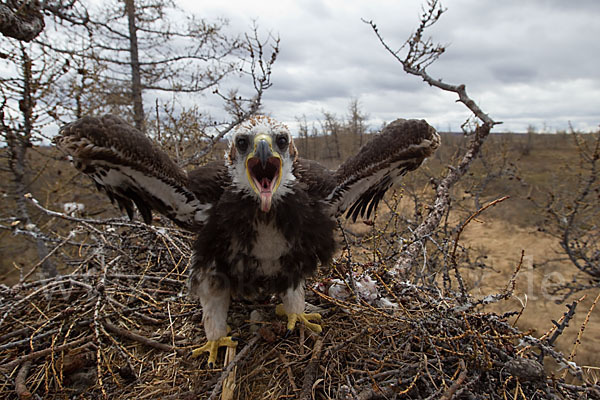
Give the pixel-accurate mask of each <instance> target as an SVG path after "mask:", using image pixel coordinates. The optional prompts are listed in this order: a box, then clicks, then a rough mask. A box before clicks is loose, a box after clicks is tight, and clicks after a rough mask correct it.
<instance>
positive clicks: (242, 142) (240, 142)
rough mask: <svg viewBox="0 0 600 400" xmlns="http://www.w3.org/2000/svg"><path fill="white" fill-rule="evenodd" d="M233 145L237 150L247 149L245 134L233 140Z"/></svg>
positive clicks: (243, 150) (244, 150)
mask: <svg viewBox="0 0 600 400" xmlns="http://www.w3.org/2000/svg"><path fill="white" fill-rule="evenodd" d="M235 145H236V146H237V148H238V150H239V151H241V152H242V153H245V152H246V150H248V138H247V137H246V136H240V137H238V138H237V139H236V140H235Z"/></svg>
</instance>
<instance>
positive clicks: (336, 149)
mask: <svg viewBox="0 0 600 400" xmlns="http://www.w3.org/2000/svg"><path fill="white" fill-rule="evenodd" d="M323 118H324V120H323V121H319V123H320V124H321V130H322V131H323V135H325V138H326V142H327V143H326V144H327V152H328V153H327V154H328V156H329V157H330V158H335V159H337V160H339V159H341V158H342V154H341V152H340V134H341V133H342V123H341V122H340V121H339V120H338V119H337V117H336V116H335V114H333V113H330V112H328V111H323ZM328 138H331V140H332V141H331V142H329V140H328ZM331 143H332V144H331ZM330 146H333V152H332V151H331V148H330Z"/></svg>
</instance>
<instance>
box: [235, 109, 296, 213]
mask: <svg viewBox="0 0 600 400" xmlns="http://www.w3.org/2000/svg"><path fill="white" fill-rule="evenodd" d="M296 157H297V150H296V147H295V146H294V142H293V140H292V136H291V135H290V131H289V129H288V128H287V126H286V125H284V124H282V123H280V122H277V121H275V120H274V119H272V118H270V117H267V116H257V117H254V118H252V119H250V120H249V121H247V122H245V123H243V124H241V125H240V126H239V127H238V128H237V129H236V130H235V133H234V135H233V140H232V141H231V143H230V146H229V151H228V154H227V160H228V165H229V171H230V174H231V177H232V181H233V184H234V185H236V186H237V187H238V188H239V189H240V190H243V191H246V192H248V193H250V194H251V195H253V196H255V197H256V199H257V200H258V202H259V203H260V209H261V210H262V211H263V212H268V211H269V210H270V209H271V204H272V202H273V200H276V199H278V198H279V197H281V195H283V194H285V193H286V192H287V191H288V188H289V187H290V185H291V184H292V183H293V181H294V180H295V177H294V175H293V173H292V170H293V163H294V161H295V160H296Z"/></svg>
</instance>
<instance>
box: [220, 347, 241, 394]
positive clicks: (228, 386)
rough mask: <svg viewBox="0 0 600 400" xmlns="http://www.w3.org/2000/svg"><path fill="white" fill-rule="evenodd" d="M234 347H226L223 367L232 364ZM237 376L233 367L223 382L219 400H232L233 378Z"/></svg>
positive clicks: (233, 391) (235, 368)
mask: <svg viewBox="0 0 600 400" xmlns="http://www.w3.org/2000/svg"><path fill="white" fill-rule="evenodd" d="M235 353H236V347H227V350H226V351H225V360H223V367H227V365H228V364H229V363H230V362H232V361H233V360H234V358H235ZM236 375H237V366H236V367H233V369H232V370H231V373H230V374H229V376H228V377H227V378H225V380H224V381H223V390H222V392H221V400H233V397H234V395H235V386H236V384H235V377H236Z"/></svg>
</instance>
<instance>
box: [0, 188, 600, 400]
mask: <svg viewBox="0 0 600 400" xmlns="http://www.w3.org/2000/svg"><path fill="white" fill-rule="evenodd" d="M32 201H33V199H32ZM390 204H392V203H390ZM40 208H41V206H40ZM44 212H46V213H49V214H50V215H51V216H52V217H54V218H60V219H62V220H63V222H64V223H66V224H67V223H68V224H69V226H70V229H71V230H70V234H68V235H66V236H61V237H47V238H45V239H47V240H48V241H49V242H51V243H54V246H53V248H52V250H51V252H52V254H53V256H54V257H56V258H60V259H61V260H62V262H64V263H66V264H68V265H69V266H70V268H71V270H72V272H71V273H69V274H64V275H61V276H59V277H55V278H51V279H42V280H30V278H27V277H26V275H28V274H25V275H24V276H23V277H22V282H20V283H19V284H17V285H15V286H12V287H7V286H4V285H2V286H0V297H1V300H2V301H1V303H0V304H1V305H0V373H1V374H2V376H3V383H2V384H1V385H0V396H1V397H2V398H6V399H17V398H19V399H26V398H34V397H33V396H35V397H36V398H37V397H41V398H48V399H60V398H73V397H76V398H77V397H79V398H83V397H84V398H139V399H151V398H162V399H165V398H172V399H180V398H189V399H192V398H212V399H215V398H232V397H227V396H229V395H228V394H223V395H221V390H222V387H223V384H224V383H225V384H226V385H227V387H228V388H229V389H232V388H233V392H229V391H225V393H233V394H234V397H233V398H240V399H273V398H303V399H304V398H306V399H311V398H315V399H376V398H396V397H405V398H415V399H417V398H421V399H424V398H431V399H437V398H445V399H450V398H489V399H517V398H526V399H530V398H548V399H552V398H566V399H587V398H589V399H593V398H597V396H599V395H600V386H599V385H598V384H597V382H596V381H595V380H594V379H593V375H591V374H590V373H589V371H587V370H585V369H582V368H581V367H580V366H578V365H577V364H576V363H575V362H573V360H572V358H570V357H569V356H565V355H563V354H562V353H561V352H559V351H557V350H556V349H555V348H554V343H555V341H556V338H557V337H558V336H560V334H561V333H562V332H563V330H564V327H565V326H566V325H568V323H569V322H570V321H571V318H572V317H573V315H574V314H575V308H576V307H577V303H574V304H572V305H571V306H570V307H569V309H568V312H566V313H565V315H564V316H563V317H562V318H559V319H558V321H557V322H556V324H555V327H554V328H553V329H552V330H551V331H550V332H547V333H545V334H544V335H542V336H541V337H535V336H534V335H533V334H532V332H527V331H525V332H524V331H521V330H519V329H518V328H516V327H515V326H514V322H515V319H518V316H519V314H520V312H521V311H522V310H518V309H517V310H514V311H513V312H508V313H506V314H504V315H497V314H495V313H490V312H485V311H484V310H483V306H484V305H485V304H489V303H493V302H497V301H503V300H504V299H507V298H509V297H510V296H511V294H512V291H513V289H514V284H515V279H517V278H516V276H517V272H518V269H519V267H520V265H518V266H515V274H514V275H513V278H512V279H511V280H510V281H509V282H507V285H506V289H505V290H504V291H502V292H500V293H498V294H496V295H488V296H486V297H484V298H479V299H476V298H474V297H472V296H471V295H469V294H468V293H465V292H462V291H461V290H460V289H459V288H458V287H456V286H455V288H456V289H454V290H453V289H451V288H448V286H447V285H446V289H445V288H444V287H438V286H436V285H431V284H430V285H426V284H415V283H410V282H403V281H399V280H396V279H393V278H392V277H390V275H389V273H388V271H389V270H390V268H391V267H392V266H393V265H394V262H395V258H396V257H397V256H395V255H394V252H390V253H387V254H381V253H380V254H379V256H377V257H376V258H375V259H374V260H375V261H368V260H365V261H363V260H362V259H361V257H360V256H359V254H358V252H359V248H360V247H362V250H363V251H364V252H365V254H368V253H371V254H377V253H378V249H379V248H381V246H377V244H378V243H383V242H386V241H389V240H390V238H391V237H394V236H395V235H397V231H395V230H394V226H395V225H396V222H394V221H393V218H394V217H393V216H394V215H397V214H394V213H392V217H391V219H390V220H385V221H384V220H383V219H382V221H381V222H376V223H375V225H373V226H372V227H371V231H370V232H369V233H368V234H367V235H363V236H362V237H363V239H365V240H364V241H363V242H362V243H363V244H359V243H357V242H354V243H352V246H349V247H348V248H347V250H346V251H345V252H344V253H343V254H342V255H341V256H340V257H339V258H338V259H337V260H336V261H335V262H334V264H333V265H332V269H331V270H330V271H322V275H321V276H320V277H317V278H316V279H315V280H314V281H313V282H312V283H311V286H310V287H311V289H312V290H311V291H309V303H311V304H312V305H313V306H315V307H317V308H318V309H319V310H320V312H321V313H322V314H323V316H324V321H325V329H324V332H323V334H322V335H320V336H315V335H313V334H310V333H309V331H304V330H303V329H302V328H301V329H300V331H299V332H295V333H294V334H293V335H291V336H290V337H287V338H286V337H285V334H284V333H285V327H284V323H283V322H282V321H278V320H277V319H276V318H275V312H274V307H275V302H274V301H269V299H265V302H264V303H258V304H240V303H239V302H234V305H233V307H232V308H233V309H232V311H233V312H232V313H231V321H230V325H231V326H232V329H233V335H234V336H237V337H239V338H240V344H239V345H238V348H237V351H238V354H237V356H235V357H233V356H231V359H233V362H232V363H230V364H228V367H227V368H225V369H222V370H209V369H206V368H205V366H204V365H203V362H202V360H195V359H190V358H189V356H188V355H189V352H190V349H192V348H193V347H194V346H195V345H197V344H199V343H202V342H203V341H204V337H203V335H204V334H203V330H202V329H201V324H200V321H201V316H202V310H201V309H200V307H199V306H198V305H197V304H193V303H191V302H190V301H189V300H188V299H187V297H186V290H187V289H186V275H187V268H188V263H189V256H190V249H189V243H190V236H189V235H188V234H186V233H184V232H182V231H180V230H177V229H172V228H170V227H169V226H168V225H167V226H166V227H162V228H157V227H151V226H147V225H145V224H142V223H136V222H125V221H123V220H105V221H96V220H86V219H81V218H76V217H69V216H67V215H64V214H61V213H56V212H52V211H50V210H44ZM17 229H18V228H17ZM454 238H457V237H456V236H454ZM49 239H52V240H49ZM347 240H352V239H347ZM450 242H451V241H448V243H450ZM368 243H371V245H369V244H368ZM454 243H457V242H454ZM348 249H350V251H348ZM396 254H398V253H396ZM439 254H440V255H443V254H444V253H443V252H439ZM428 256H429V257H431V258H437V256H436V255H435V253H431V254H428ZM363 258H364V257H363ZM438 261H439V260H438ZM440 263H441V261H440ZM452 265H453V261H451V260H450V261H449V263H448V266H450V267H451V266H452ZM35 267H36V266H33V268H35ZM350 268H352V270H354V271H355V272H356V273H357V275H354V274H349V273H348V272H349V271H350ZM31 272H33V270H32V271H31ZM449 272H452V269H450V270H449ZM453 273H455V274H456V275H454V276H452V277H451V278H448V279H451V280H452V281H454V283H455V285H456V282H457V281H458V276H459V275H458V274H459V271H458V270H456V271H453ZM29 275H30V274H29ZM366 275H369V276H370V277H372V278H373V279H374V280H375V281H376V282H377V285H376V287H377V289H376V297H377V298H383V297H385V298H386V299H387V300H388V302H387V303H384V304H386V305H384V304H382V303H378V302H373V301H371V300H373V298H369V297H365V296H364V295H362V294H361V293H360V289H359V290H357V291H354V289H353V288H357V285H358V284H359V282H357V277H358V276H366ZM26 278H27V279H26ZM332 278H337V279H339V281H341V282H344V285H345V286H346V289H347V290H348V293H349V295H348V296H346V297H341V296H337V297H332V296H330V295H329V294H332V292H331V291H330V290H328V289H329V288H330V287H331V285H332ZM253 310H258V311H260V312H259V313H256V312H255V313H252V315H251V314H250V313H251V311H253ZM257 315H262V317H258V318H257ZM556 317H559V316H556ZM511 321H512V322H511ZM583 328H585V326H584V327H583ZM550 360H553V361H552V362H553V364H552V365H558V368H556V367H555V368H556V369H554V370H553V371H554V372H552V371H550V373H548V370H544V366H546V368H548V364H547V361H550ZM232 371H235V373H234V372H232ZM563 372H565V373H567V374H568V376H567V377H566V378H567V379H565V376H563ZM230 374H235V375H232V376H231V377H229V376H228V375H230ZM227 378H229V379H227ZM232 382H233V384H232ZM28 396H29V397H28ZM221 396H223V397H221Z"/></svg>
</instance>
